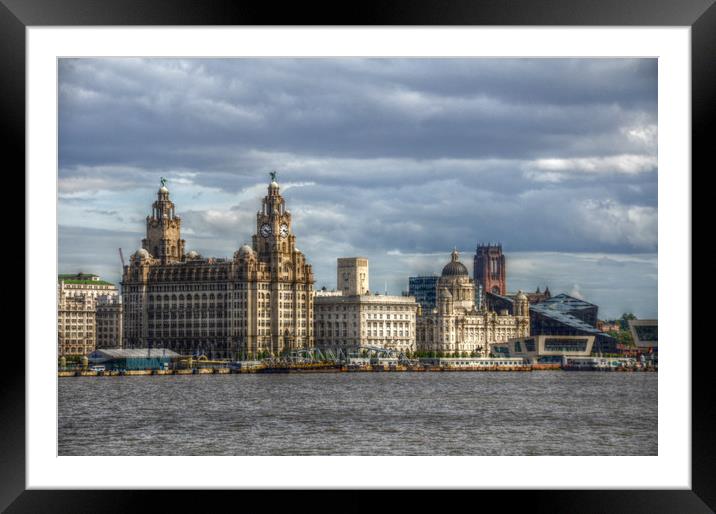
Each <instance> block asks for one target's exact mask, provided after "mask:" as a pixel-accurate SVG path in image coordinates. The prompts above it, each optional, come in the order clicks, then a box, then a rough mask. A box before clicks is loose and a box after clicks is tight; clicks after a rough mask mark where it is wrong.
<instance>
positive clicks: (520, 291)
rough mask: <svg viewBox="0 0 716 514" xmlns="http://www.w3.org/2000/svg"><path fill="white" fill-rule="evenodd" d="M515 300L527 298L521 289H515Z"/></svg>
mask: <svg viewBox="0 0 716 514" xmlns="http://www.w3.org/2000/svg"><path fill="white" fill-rule="evenodd" d="M515 300H527V295H526V294H525V293H523V292H522V289H520V290H519V291H517V294H516V295H515Z"/></svg>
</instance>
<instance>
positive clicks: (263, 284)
mask: <svg viewBox="0 0 716 514" xmlns="http://www.w3.org/2000/svg"><path fill="white" fill-rule="evenodd" d="M181 221H182V220H181V218H180V217H179V216H177V214H176V211H175V206H174V203H173V202H172V201H171V200H170V197H169V190H168V189H167V187H166V185H165V180H163V179H162V185H161V187H160V188H159V191H158V192H157V199H156V201H155V202H154V204H153V206H152V214H151V216H147V220H146V237H145V238H144V239H143V240H142V247H141V248H140V249H139V250H137V251H136V252H135V253H134V254H133V255H132V257H131V259H130V263H129V264H128V265H126V266H124V271H123V275H122V295H123V302H122V303H123V307H124V316H123V321H124V324H123V334H122V335H123V339H124V347H125V348H165V349H169V350H173V351H176V352H177V353H180V354H183V355H189V354H191V355H195V354H196V355H199V354H203V355H206V356H207V357H208V358H211V359H217V358H230V359H236V358H243V357H245V356H251V355H257V354H274V355H277V354H279V353H281V352H283V351H285V350H290V349H297V348H310V347H312V346H313V345H314V337H313V283H314V279H313V271H312V268H311V265H310V264H308V263H307V261H306V257H305V256H304V255H303V253H301V252H300V251H299V249H298V248H297V247H296V236H295V235H294V234H293V227H292V223H291V213H290V212H289V211H288V210H287V209H286V204H285V201H284V199H283V197H282V196H281V194H280V190H279V185H278V183H277V182H276V180H275V173H272V176H271V182H270V183H269V185H268V191H267V194H266V196H265V197H264V199H263V202H262V206H261V210H260V211H258V213H257V214H256V233H255V234H254V235H253V237H252V243H251V244H250V245H248V244H247V245H244V246H242V247H241V248H240V249H239V250H238V251H236V252H235V253H234V255H233V258H229V259H225V258H204V257H202V256H201V255H200V254H199V253H198V252H196V251H189V252H187V253H185V242H184V240H183V239H182V238H181Z"/></svg>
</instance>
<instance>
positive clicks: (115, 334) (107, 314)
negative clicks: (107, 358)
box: [95, 294, 122, 349]
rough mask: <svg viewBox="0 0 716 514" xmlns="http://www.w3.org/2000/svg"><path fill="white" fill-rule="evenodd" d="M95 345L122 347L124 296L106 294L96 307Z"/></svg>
mask: <svg viewBox="0 0 716 514" xmlns="http://www.w3.org/2000/svg"><path fill="white" fill-rule="evenodd" d="M95 317H96V319H95V339H96V344H95V347H96V348H97V349H106V348H120V347H121V345H122V297H121V296H119V295H116V294H115V295H104V296H100V297H98V298H97V306H96V308H95Z"/></svg>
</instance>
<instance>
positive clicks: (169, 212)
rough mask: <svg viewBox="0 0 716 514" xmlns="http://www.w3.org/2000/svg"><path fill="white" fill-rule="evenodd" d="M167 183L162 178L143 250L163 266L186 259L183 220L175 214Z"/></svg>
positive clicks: (148, 223)
mask: <svg viewBox="0 0 716 514" xmlns="http://www.w3.org/2000/svg"><path fill="white" fill-rule="evenodd" d="M166 182H167V180H166V179H165V178H163V177H162V179H161V184H162V185H161V187H160V188H159V191H157V200H156V201H155V202H154V203H153V204H152V215H151V216H147V237H146V238H145V239H143V240H142V248H144V249H145V250H146V251H148V252H149V253H150V254H151V256H152V257H154V258H155V259H157V260H159V262H160V263H161V264H169V263H172V262H178V261H181V260H183V259H184V240H183V239H182V238H181V218H179V216H177V215H176V214H175V212H174V203H173V202H172V201H171V200H170V199H169V190H168V189H167V186H166Z"/></svg>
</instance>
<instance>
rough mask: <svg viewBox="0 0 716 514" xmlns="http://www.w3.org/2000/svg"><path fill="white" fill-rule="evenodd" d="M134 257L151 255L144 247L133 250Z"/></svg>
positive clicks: (147, 257) (143, 257) (148, 256)
mask: <svg viewBox="0 0 716 514" xmlns="http://www.w3.org/2000/svg"><path fill="white" fill-rule="evenodd" d="M134 257H136V258H137V259H142V260H143V259H149V258H150V257H151V255H149V252H148V251H146V250H145V249H144V248H140V249H139V250H137V251H136V252H134Z"/></svg>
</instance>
